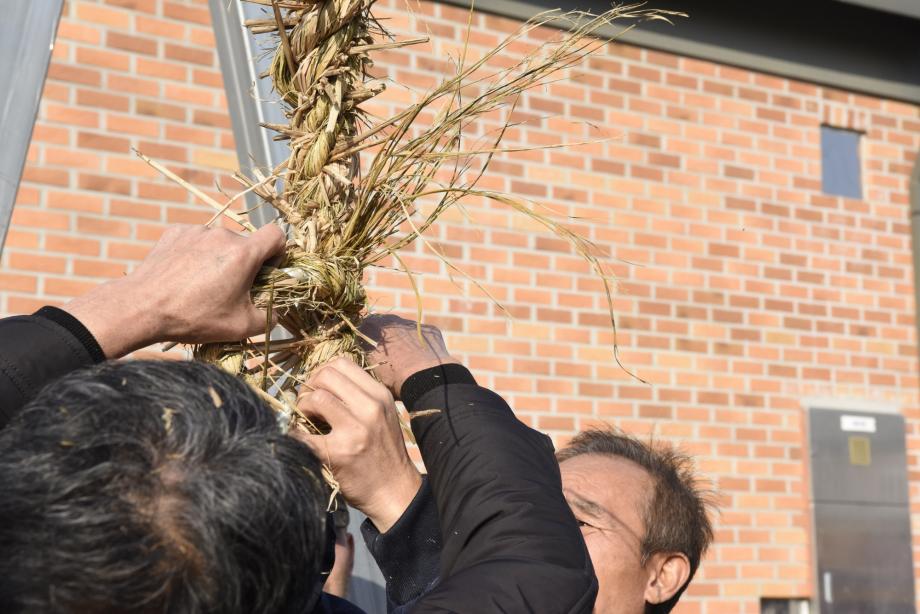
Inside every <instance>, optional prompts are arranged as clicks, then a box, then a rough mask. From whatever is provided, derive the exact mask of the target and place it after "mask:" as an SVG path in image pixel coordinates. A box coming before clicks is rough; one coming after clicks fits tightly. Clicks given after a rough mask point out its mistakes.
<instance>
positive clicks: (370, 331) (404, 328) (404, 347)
mask: <svg viewBox="0 0 920 614" xmlns="http://www.w3.org/2000/svg"><path fill="white" fill-rule="evenodd" d="M421 328H422V337H421V338H419V335H418V326H417V325H416V323H415V322H413V321H412V320H406V319H404V318H400V317H399V316H394V315H371V316H368V317H367V318H365V320H364V322H363V323H362V324H361V332H362V333H364V334H365V335H367V336H368V337H369V338H371V339H373V340H374V341H376V342H377V347H372V348H367V362H368V364H370V365H371V367H372V368H373V371H374V375H376V376H377V378H378V379H380V381H381V382H382V383H383V385H384V386H386V387H387V388H389V390H390V392H392V393H393V396H395V397H396V398H397V399H398V398H399V393H400V390H401V389H402V385H403V383H404V382H405V381H406V380H407V379H408V378H409V377H410V376H411V375H412V374H414V373H418V372H419V371H424V370H425V369H429V368H431V367H437V366H439V365H444V364H448V363H454V364H460V361H459V360H457V359H456V358H454V357H453V356H451V355H450V353H448V351H447V346H446V345H444V338H443V337H442V336H441V331H439V330H438V329H437V328H435V327H434V326H430V325H428V324H423V325H422V327H421Z"/></svg>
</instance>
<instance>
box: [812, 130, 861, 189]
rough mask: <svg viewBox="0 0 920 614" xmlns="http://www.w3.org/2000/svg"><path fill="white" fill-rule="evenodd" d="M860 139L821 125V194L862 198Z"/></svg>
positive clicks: (849, 133) (855, 135)
mask: <svg viewBox="0 0 920 614" xmlns="http://www.w3.org/2000/svg"><path fill="white" fill-rule="evenodd" d="M860 136H862V135H861V134H860V133H859V132H856V131H854V130H846V129H843V128H834V127H832V126H821V187H822V190H823V191H824V193H825V194H832V195H834V196H845V197H847V198H862V179H861V177H860V174H861V164H860V160H859V138H860Z"/></svg>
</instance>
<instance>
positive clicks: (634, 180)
mask: <svg viewBox="0 0 920 614" xmlns="http://www.w3.org/2000/svg"><path fill="white" fill-rule="evenodd" d="M402 7H403V4H402V3H401V2H397V1H396V0H387V1H386V2H381V6H380V10H379V13H380V14H381V15H382V16H383V15H385V16H388V17H392V19H391V20H390V21H389V22H388V23H389V25H390V27H391V28H393V29H394V30H395V31H396V32H397V33H398V34H406V35H412V36H416V35H417V34H418V33H420V32H425V31H426V30H427V31H429V32H430V33H431V35H432V39H433V40H432V43H430V44H428V45H423V46H419V47H415V48H413V49H411V50H399V51H392V52H387V53H382V54H380V55H379V59H378V66H379V67H380V69H381V70H385V71H386V72H387V73H388V74H389V76H390V77H392V78H393V79H395V80H396V81H397V82H398V83H399V84H402V85H408V86H411V87H414V88H424V87H428V86H430V85H432V84H434V83H435V82H436V81H437V80H438V79H439V78H440V76H441V75H442V74H443V73H444V70H445V63H444V62H445V58H446V53H447V52H448V51H449V50H455V49H456V48H457V46H458V41H460V40H461V32H462V25H460V24H464V23H465V22H466V14H465V12H462V11H458V10H456V9H452V8H449V7H446V6H442V5H439V4H436V3H424V4H421V5H420V6H419V7H418V8H417V10H416V12H415V14H414V15H409V14H408V13H406V12H405V10H404V9H403V8H402ZM517 25H518V24H517V23H515V22H513V21H509V20H505V19H500V18H495V17H492V16H486V15H476V16H475V17H474V21H473V26H474V29H475V34H474V36H473V37H472V43H473V47H472V50H473V53H477V52H482V51H483V50H484V49H485V47H484V46H490V45H493V44H495V43H496V42H498V40H499V39H500V37H502V36H504V35H505V33H507V32H509V31H511V30H512V29H514V28H516V27H517ZM678 27H679V26H678ZM537 35H540V33H537ZM534 40H536V39H534ZM531 42H534V41H531ZM213 45H214V43H213V36H212V33H211V31H210V18H209V15H208V10H207V3H206V2H205V1H204V0H181V1H180V0H174V1H170V0H106V1H98V0H97V1H93V2H90V1H79V2H78V1H72V2H69V3H68V6H67V9H66V12H65V16H64V19H63V21H62V23H61V28H60V31H59V37H58V44H57V46H56V49H55V53H54V60H53V63H52V67H51V71H50V74H49V80H48V84H47V86H46V90H45V95H44V99H43V103H42V107H41V112H40V117H39V120H38V124H37V125H36V130H35V136H34V140H33V146H32V148H31V150H30V158H29V163H28V165H27V169H26V174H25V177H24V180H23V184H22V189H21V191H20V195H19V199H18V202H17V205H16V209H15V212H14V217H13V225H12V229H11V231H10V234H9V238H8V240H7V243H6V246H5V248H4V251H3V257H2V271H0V312H3V313H20V312H26V311H29V310H31V309H33V308H34V307H36V306H38V305H41V304H44V303H48V302H60V301H64V300H66V298H67V297H68V296H72V295H73V294H74V293H77V292H81V291H83V290H85V289H86V288H88V287H90V286H92V285H93V284H94V283H97V282H98V281H100V280H102V279H104V278H106V277H111V276H115V275H120V274H121V273H122V272H123V271H124V270H125V269H126V268H127V267H129V266H130V265H131V264H132V263H134V262H136V261H137V260H138V259H139V258H141V257H142V256H143V254H144V253H145V251H146V250H147V249H149V247H150V246H151V244H152V242H153V241H154V240H155V239H156V237H157V236H158V235H159V233H160V232H161V230H162V228H163V226H164V225H165V224H167V223H172V222H193V223H195V222H201V221H204V220H206V219H208V218H209V217H210V215H211V212H210V211H209V210H207V209H206V208H205V207H204V206H202V205H199V204H196V203H193V202H192V201H191V199H189V197H188V196H187V195H186V194H185V193H184V192H183V191H182V190H181V189H178V188H175V187H173V186H171V185H169V184H167V183H165V182H164V181H163V180H161V179H160V178H159V177H157V175H156V173H155V172H153V171H152V170H151V169H149V168H147V167H146V166H145V165H144V164H143V163H141V162H139V161H138V160H137V159H136V158H134V157H133V155H132V154H131V153H130V150H129V146H131V145H133V146H137V147H139V148H140V149H142V150H143V151H145V152H146V153H149V154H150V155H152V156H154V157H156V158H158V159H160V160H163V161H165V162H167V163H168V164H170V165H171V166H172V167H173V168H176V169H182V171H183V173H184V174H185V176H186V177H187V178H188V179H189V180H190V181H192V182H193V183H195V184H196V185H199V186H200V187H202V188H204V189H207V190H210V191H211V192H212V193H213V192H214V190H213V184H214V181H215V180H217V181H220V182H222V184H224V185H226V186H227V188H228V190H233V189H234V188H233V186H232V184H231V183H229V182H228V181H227V179H226V172H227V171H228V170H231V169H233V168H234V167H235V164H236V162H235V154H234V150H233V143H232V135H231V133H230V131H229V122H228V120H227V118H226V114H225V106H226V105H225V102H224V95H223V90H222V83H221V77H220V72H219V69H218V66H217V59H216V54H215V52H214V48H213ZM413 96H414V94H413V93H412V92H411V91H408V90H406V89H404V88H402V87H401V86H396V85H394V86H391V88H390V90H389V91H388V92H387V94H386V95H385V96H384V97H383V98H382V99H381V100H379V101H377V102H376V103H375V108H376V109H378V110H380V111H381V112H386V110H387V109H391V108H394V106H393V105H403V104H405V102H406V101H408V100H411V99H413ZM545 116H549V117H548V118H547V117H545ZM516 119H521V120H527V123H526V124H524V125H522V126H521V127H518V128H516V129H514V130H512V131H511V133H509V138H508V140H507V141H506V144H507V145H516V144H524V145H534V144H549V143H556V142H559V141H560V140H568V141H581V140H590V139H597V138H599V137H606V136H616V138H615V139H613V140H609V141H606V142H603V143H595V144H591V145H584V146H578V147H573V148H571V149H568V150H552V151H534V152H525V153H518V154H513V155H509V156H502V157H500V158H498V159H497V160H496V162H495V163H494V165H493V172H492V173H491V174H490V175H489V176H488V178H487V180H486V181H487V183H488V186H489V187H493V188H497V189H501V190H505V191H509V192H513V193H516V194H520V195H526V196H528V197H532V198H534V199H536V200H538V201H540V202H542V203H545V204H547V205H549V206H550V207H552V208H553V209H555V210H557V211H560V212H562V213H564V214H566V215H573V216H578V217H580V218H581V219H580V220H578V221H575V222H573V223H572V226H573V227H574V228H575V229H577V230H579V231H580V232H582V233H584V234H586V235H587V236H588V237H589V238H591V239H592V240H594V241H595V242H596V243H597V244H598V245H599V246H601V248H602V249H604V250H606V251H607V252H608V253H609V255H610V258H611V259H610V262H611V263H612V268H613V269H614V271H615V272H616V274H617V275H618V277H619V280H620V287H619V291H618V294H617V298H616V302H615V306H616V313H617V315H618V318H619V320H618V323H619V325H620V338H619V341H620V350H621V357H622V360H623V362H624V364H626V365H627V366H628V367H629V368H630V369H633V370H635V371H636V373H637V374H638V375H640V376H641V377H642V378H644V379H646V380H648V381H649V382H650V385H644V384H641V383H639V382H637V381H636V380H635V379H632V378H630V377H629V376H628V375H626V374H625V373H624V372H623V371H622V370H621V369H620V368H619V367H617V366H616V364H615V363H614V362H613V360H612V353H611V341H612V339H611V333H610V328H609V325H608V321H607V319H606V317H605V301H604V298H603V295H602V294H601V292H600V288H599V283H598V281H597V280H596V279H595V278H594V277H593V276H592V275H591V274H590V272H589V270H588V268H587V267H586V266H585V265H584V263H583V262H581V261H580V260H579V258H578V257H577V255H575V254H574V253H573V252H572V251H571V250H570V249H569V248H568V247H567V246H566V245H565V244H564V243H563V242H561V241H559V240H558V239H556V238H554V237H552V236H550V235H547V234H546V233H544V232H538V231H537V230H538V229H536V228H535V227H534V225H533V224H531V223H530V222H528V221H527V220H525V219H523V218H521V217H519V216H515V215H513V214H512V213H510V212H508V211H506V210H503V209H501V208H500V207H497V206H494V205H486V204H483V203H475V202H474V203H470V205H469V214H470V217H471V219H470V220H467V219H466V218H464V217H463V216H462V215H460V213H459V212H455V213H452V214H451V215H450V216H449V219H448V220H446V221H445V223H443V224H441V225H439V226H438V227H436V228H435V229H434V230H433V231H432V232H431V233H430V237H431V240H432V242H433V243H436V244H437V245H439V246H440V247H441V248H442V249H443V250H444V251H445V253H446V254H447V255H448V256H449V257H451V258H452V259H453V261H454V262H455V263H456V264H458V265H459V266H460V267H461V268H463V269H464V270H466V271H467V272H468V273H470V274H471V276H473V277H474V278H476V279H477V280H479V281H481V282H482V283H483V284H484V285H485V286H486V287H487V288H488V290H489V291H490V292H491V293H492V294H493V295H495V296H496V298H498V299H499V300H500V301H502V302H503V304H504V305H505V306H506V307H507V308H508V310H509V311H510V312H511V313H512V314H513V316H514V319H513V320H509V319H507V318H505V317H503V316H502V315H501V314H500V312H499V311H498V310H497V309H496V307H495V306H494V305H492V304H491V303H490V301H489V300H488V299H486V298H484V297H483V296H482V295H481V294H479V293H478V292H477V291H476V289H475V288H474V287H473V286H472V284H471V283H470V282H468V281H466V280H464V279H463V278H459V277H458V278H456V284H454V283H452V282H451V281H450V280H449V279H448V275H447V270H446V267H445V266H444V265H443V264H442V263H440V262H439V261H438V260H437V258H435V257H434V256H432V255H431V254H430V253H427V252H426V251H425V250H424V249H423V248H422V247H421V246H416V249H414V250H410V251H408V252H407V253H406V259H407V261H409V262H410V264H411V266H413V267H414V268H415V270H416V271H418V272H419V273H420V277H419V281H420V285H421V288H422V291H423V294H424V299H423V304H424V308H425V313H426V319H427V320H428V321H430V322H432V323H435V324H438V325H440V326H441V327H442V328H444V329H445V330H446V331H447V332H448V338H449V344H450V345H451V347H452V348H454V349H455V350H456V351H457V352H458V353H460V354H462V356H463V357H464V358H465V360H466V361H467V362H468V363H469V364H470V365H471V366H472V368H473V369H474V371H475V372H476V373H477V375H478V376H479V377H480V379H481V380H483V381H484V382H485V383H486V384H488V385H492V386H494V387H495V388H496V389H497V390H498V391H499V392H501V393H503V394H505V395H506V396H507V397H508V398H509V400H510V401H511V402H512V404H513V406H514V407H515V408H516V409H517V411H518V412H519V414H520V415H521V416H522V417H523V418H525V419H526V420H529V421H530V422H531V423H532V424H534V425H535V426H536V427H538V428H541V429H543V430H546V431H548V432H550V433H551V434H553V435H554V436H556V437H557V439H558V440H559V441H564V440H565V438H566V437H568V436H570V435H571V433H573V432H574V431H575V430H577V429H580V428H583V427H585V426H587V425H589V424H592V423H595V422H596V421H598V420H606V421H611V422H614V423H615V424H618V425H620V426H622V427H624V428H626V429H627V430H630V431H633V432H637V433H654V434H655V435H656V436H657V437H659V438H662V439H666V440H670V441H674V442H678V443H681V444H682V445H683V446H684V447H685V448H687V449H688V450H690V451H692V452H694V453H695V454H697V456H698V458H699V466H700V469H701V470H702V471H703V472H705V473H706V474H707V475H709V476H711V477H712V479H713V481H714V482H715V485H716V486H717V488H718V489H719V491H720V493H721V494H720V501H721V504H722V513H721V515H720V516H719V517H718V519H717V527H718V534H717V544H716V546H715V548H714V549H713V550H712V552H711V553H710V555H709V557H708V559H707V561H706V562H705V564H704V566H703V570H702V573H701V574H700V575H699V577H698V579H697V580H696V581H695V582H694V584H693V587H692V589H691V590H690V592H689V595H688V597H687V598H686V599H685V600H684V603H683V604H682V606H681V609H680V610H681V611H682V612H697V611H698V612H705V613H707V614H720V613H723V612H725V613H727V612H742V611H743V612H755V611H757V610H758V598H759V597H761V596H768V597H771V596H772V597H808V596H811V595H812V594H813V591H814V588H813V587H814V583H813V578H812V574H811V559H810V556H811V555H810V548H811V545H810V544H811V542H810V539H811V537H810V528H809V522H810V520H809V519H810V515H809V508H808V492H809V486H808V476H807V464H806V459H807V447H806V445H805V443H806V442H805V440H804V434H803V431H804V426H805V414H804V411H803V406H802V402H803V399H805V398H806V397H815V396H823V397H835V398H845V399H862V400H869V401H884V402H890V403H894V404H896V405H897V406H898V407H899V408H900V410H901V411H902V412H903V414H904V415H905V416H906V417H907V418H908V445H909V463H910V470H911V477H912V480H913V481H912V484H911V499H912V501H913V502H914V503H913V506H914V507H913V509H914V524H915V526H916V525H917V524H918V523H920V479H918V478H917V477H916V476H917V475H918V474H917V471H918V470H920V466H918V464H920V460H918V454H917V451H918V450H920V431H918V428H917V426H918V422H917V420H916V419H917V418H920V399H918V394H917V391H918V379H917V344H916V334H915V328H914V313H915V307H914V300H913V283H912V268H911V245H910V235H909V217H908V185H907V182H908V176H909V173H910V169H911V166H912V164H913V162H914V159H915V156H916V152H917V150H918V147H920V109H918V107H917V106H916V105H909V104H903V103H899V102H895V101H890V100H883V99H878V98H874V97H871V96H865V95H858V94H853V93H850V92H845V91H840V90H835V89H831V88H825V87H821V86H816V85H813V84H809V83H803V82H799V81H792V80H788V79H783V78H779V77H774V76H771V75H766V74H761V73H756V72H751V71H748V70H743V69H738V68H733V67H729V66H724V65H719V64H714V63H711V62H704V61H698V60H694V59H691V58H684V57H679V56H675V55H671V54H667V53H660V52H656V51H651V50H645V49H639V48H636V47H630V46H626V45H615V46H611V47H610V48H609V50H608V52H607V53H606V54H604V55H603V57H600V58H598V59H595V60H593V61H591V62H590V63H589V64H588V65H587V66H585V67H584V69H583V70H579V71H577V74H575V75H573V79H572V80H571V81H569V82H565V83H559V84H555V85H552V86H550V87H549V88H548V89H546V90H541V91H535V92H533V93H532V95H530V96H528V97H526V98H525V99H524V100H523V101H522V104H521V105H520V108H519V117H517V118H516ZM588 123H590V124H593V125H594V126H597V129H594V128H590V127H589V126H588V125H587V124H588ZM822 123H828V124H831V125H835V126H839V127H846V128H856V129H859V130H863V131H865V137H864V139H863V148H862V158H863V184H864V186H865V194H866V199H865V200H851V199H843V198H837V197H829V196H825V195H822V193H821V185H820V176H821V175H820V173H821V166H820V143H819V126H820V125H821V124H822ZM369 282H370V284H371V288H372V294H373V296H374V300H375V302H376V305H377V307H378V309H389V308H393V307H395V308H397V309H399V310H402V311H406V312H408V313H410V314H411V313H413V312H414V309H415V294H414V293H413V292H412V290H411V288H410V285H409V283H408V281H407V280H406V279H405V277H404V276H402V275H401V274H399V273H397V272H394V271H389V270H377V271H374V272H372V273H371V275H370V277H369ZM917 546H920V542H917V540H916V539H915V550H916V549H917Z"/></svg>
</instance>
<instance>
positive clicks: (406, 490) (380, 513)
mask: <svg viewBox="0 0 920 614" xmlns="http://www.w3.org/2000/svg"><path fill="white" fill-rule="evenodd" d="M407 462H408V461H407ZM421 486H422V474H421V473H419V472H418V469H416V468H415V465H412V464H411V463H409V466H408V467H407V470H406V471H405V477H404V479H402V480H399V481H398V483H390V484H388V485H387V489H386V497H384V498H381V500H380V501H377V502H374V503H372V504H370V505H367V506H364V508H363V509H361V511H362V512H364V514H365V515H366V516H367V517H368V519H370V521H371V522H372V523H374V526H375V527H376V528H377V531H379V532H380V533H381V534H382V533H386V532H387V531H389V530H390V528H391V527H392V526H393V525H394V524H396V522H397V521H398V520H399V519H400V518H401V517H402V515H403V513H405V511H406V509H408V507H409V504H411V503H412V500H413V499H415V495H416V494H418V490H419V488H421Z"/></svg>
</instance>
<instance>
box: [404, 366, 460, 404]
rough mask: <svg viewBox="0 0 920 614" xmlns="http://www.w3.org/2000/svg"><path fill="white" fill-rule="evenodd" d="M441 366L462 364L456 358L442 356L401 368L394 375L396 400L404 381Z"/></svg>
mask: <svg viewBox="0 0 920 614" xmlns="http://www.w3.org/2000/svg"><path fill="white" fill-rule="evenodd" d="M443 365H462V363H461V362H460V361H459V360H457V359H456V358H454V357H453V356H444V357H437V358H432V359H430V360H423V361H418V362H415V363H411V364H409V365H405V366H403V368H401V369H400V370H399V371H398V372H397V373H396V378H395V391H394V395H395V396H396V397H397V398H400V395H401V394H402V389H403V384H405V383H406V380H408V379H409V378H410V377H412V376H413V375H415V374H416V373H421V372H422V371H426V370H428V369H431V368H434V367H441V366H443Z"/></svg>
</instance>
